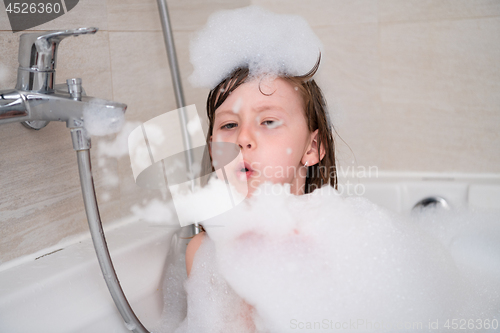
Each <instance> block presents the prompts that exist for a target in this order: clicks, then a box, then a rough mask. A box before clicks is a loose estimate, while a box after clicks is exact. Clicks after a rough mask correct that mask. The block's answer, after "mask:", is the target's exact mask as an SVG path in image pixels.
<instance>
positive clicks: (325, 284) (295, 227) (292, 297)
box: [177, 183, 500, 332]
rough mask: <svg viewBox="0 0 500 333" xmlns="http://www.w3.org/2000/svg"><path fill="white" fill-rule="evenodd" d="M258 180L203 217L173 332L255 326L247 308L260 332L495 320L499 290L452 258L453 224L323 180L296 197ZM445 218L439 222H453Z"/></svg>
mask: <svg viewBox="0 0 500 333" xmlns="http://www.w3.org/2000/svg"><path fill="white" fill-rule="evenodd" d="M260 189H261V190H260V194H259V195H255V196H253V197H252V198H251V199H247V200H246V201H245V202H243V203H242V204H240V205H239V206H237V207H236V208H234V209H233V210H231V211H228V212H226V213H224V214H222V215H220V216H218V217H216V218H213V219H210V220H208V221H206V223H204V226H206V230H207V234H208V235H209V237H207V238H205V241H204V242H203V243H202V246H200V249H199V250H198V252H197V254H196V256H195V259H194V263H193V268H192V272H193V274H192V275H191V276H190V278H189V279H188V281H187V282H186V290H187V292H188V315H187V317H186V319H185V321H184V322H183V324H182V325H181V327H180V328H179V330H178V331H177V332H200V331H206V332H211V331H214V332H216V331H232V332H247V331H252V328H249V324H248V321H245V320H242V317H241V316H244V315H247V316H248V317H247V320H248V318H251V319H252V320H253V322H254V325H255V329H254V330H253V331H255V332H288V331H290V332H295V331H301V329H299V328H300V327H302V328H304V329H303V330H302V331H307V332H322V331H324V330H326V328H325V327H327V326H328V329H330V330H332V329H335V326H336V325H342V324H343V323H348V324H349V323H351V322H353V321H354V322H355V326H354V327H353V326H348V327H347V329H346V328H345V327H344V328H343V329H342V330H343V331H352V332H359V331H370V332H374V331H375V332H377V331H384V332H387V331H394V332H400V331H412V329H408V326H407V325H410V324H409V323H411V325H412V328H413V331H415V332H421V331H427V330H429V324H431V323H435V322H436V321H438V322H439V325H440V326H439V329H438V330H433V331H436V332H439V331H446V329H445V328H444V327H443V325H444V324H445V322H446V319H450V318H451V319H452V318H470V319H480V318H486V317H489V318H490V320H491V319H493V318H495V317H494V315H496V316H497V319H498V310H499V306H500V304H499V299H500V298H499V296H498V292H495V290H497V289H498V288H496V287H495V286H493V285H492V283H493V282H492V281H489V282H487V283H482V284H481V283H477V280H476V281H475V280H473V279H471V277H474V276H476V277H477V276H479V275H480V273H478V274H479V275H478V274H476V273H471V272H470V271H466V270H467V267H468V266H467V265H466V264H464V263H463V262H459V261H460V260H459V258H458V257H459V255H460V254H457V253H458V252H457V251H456V250H453V246H452V245H451V244H450V242H449V240H450V239H455V238H456V236H457V235H456V232H455V234H453V233H452V234H451V236H450V237H448V236H446V235H447V234H450V230H448V231H446V228H445V229H443V227H439V226H436V225H435V224H433V223H432V221H431V222H427V224H426V223H422V225H423V227H422V228H420V227H418V226H417V224H416V221H414V220H411V219H407V218H404V217H402V216H400V215H397V214H395V213H392V212H390V211H388V210H386V209H383V208H381V207H379V206H377V205H375V204H372V203H371V202H369V201H368V200H366V199H364V198H359V197H349V198H343V197H341V196H339V195H338V193H337V192H336V191H334V190H333V189H332V188H331V187H329V186H324V187H323V188H321V189H318V190H316V191H314V192H313V193H312V194H308V195H303V196H295V195H293V194H289V191H287V190H286V186H281V185H277V184H275V185H271V184H270V183H264V184H262V185H261V186H260ZM447 218H448V220H449V221H450V222H449V223H444V224H443V225H451V224H452V222H451V221H455V222H457V221H456V215H453V216H448V217H447ZM439 219H444V217H439ZM427 221H429V218H427ZM459 222H460V221H459ZM474 222H475V224H476V225H477V224H479V223H480V221H478V220H477V218H476V220H475V221H474ZM484 223H486V224H488V225H489V224H491V223H494V222H493V220H491V221H489V222H488V221H485V222H484ZM484 223H483V224H484ZM460 224H461V225H462V224H464V223H460ZM465 224H466V223H465ZM210 225H224V227H210ZM483 229H484V228H483ZM498 229H499V228H498V226H496V229H495V230H498ZM443 230H444V231H443ZM458 230H459V231H460V230H462V231H463V230H464V228H462V227H459V228H458ZM497 234H498V232H497ZM447 240H448V241H447ZM451 243H453V242H451ZM462 243H463V242H462ZM497 243H498V239H497ZM455 247H456V246H455ZM491 249H492V248H490V250H491ZM496 256H497V257H496V258H497V259H498V257H499V256H500V249H499V248H498V246H497V248H496ZM476 259H477V258H476ZM464 260H465V259H464ZM473 261H474V260H472V259H471V260H469V262H473ZM479 280H481V279H479ZM481 281H483V282H484V281H486V280H485V279H482V280H481ZM226 283H227V285H226ZM481 290H483V291H482V292H481ZM486 293H489V295H488V296H489V297H485V296H486ZM242 300H244V301H245V303H246V304H249V305H251V307H250V308H249V307H246V306H245V304H244V303H241V301H242ZM252 309H253V310H252ZM228 318H229V319H231V318H232V319H231V320H233V321H231V322H228V320H229V319H228ZM224 322H226V323H227V325H229V326H224V324H223V323H224ZM318 323H319V324H318ZM231 325H237V327H235V326H231ZM308 325H309V326H308ZM315 325H316V326H315ZM317 325H320V326H321V327H319V328H318V327H317ZM369 325H371V326H369ZM374 325H379V329H375V328H374ZM380 325H385V326H383V327H381V326H380ZM405 325H406V326H405ZM418 325H422V326H418ZM250 326H251V325H250ZM202 327H204V329H201V328H202ZM207 327H208V328H207ZM212 327H213V329H212ZM221 327H225V328H227V327H230V330H225V329H223V328H221ZM306 327H310V328H306ZM332 327H333V328H332ZM200 329H201V330H200ZM207 329H208V330H207Z"/></svg>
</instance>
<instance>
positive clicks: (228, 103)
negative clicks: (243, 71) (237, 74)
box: [215, 77, 303, 116]
mask: <svg viewBox="0 0 500 333" xmlns="http://www.w3.org/2000/svg"><path fill="white" fill-rule="evenodd" d="M302 109H303V101H302V96H301V94H300V91H299V90H298V89H295V87H293V86H292V85H291V84H290V83H289V82H288V81H286V80H284V79H282V78H266V77H264V78H260V79H259V78H257V79H253V80H251V81H249V82H245V83H243V84H242V85H240V86H239V87H238V88H236V89H235V90H233V91H232V92H231V94H230V95H229V97H227V99H226V100H225V101H224V103H222V104H221V105H220V106H219V107H218V108H217V110H215V115H216V116H217V115H218V114H221V113H226V112H227V111H232V112H233V113H238V112H239V111H241V110H244V111H245V110H251V111H256V112H260V111H265V110H277V111H279V110H283V111H288V113H292V111H296V110H302Z"/></svg>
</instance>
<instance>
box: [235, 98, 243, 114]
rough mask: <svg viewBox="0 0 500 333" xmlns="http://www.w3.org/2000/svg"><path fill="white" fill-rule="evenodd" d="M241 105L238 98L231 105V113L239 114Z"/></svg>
mask: <svg viewBox="0 0 500 333" xmlns="http://www.w3.org/2000/svg"><path fill="white" fill-rule="evenodd" d="M242 104H243V99H242V98H241V97H240V98H238V100H236V102H235V103H234V104H233V112H234V113H239V112H240V109H241V105H242Z"/></svg>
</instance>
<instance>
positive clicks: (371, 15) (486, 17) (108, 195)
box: [0, 0, 500, 262]
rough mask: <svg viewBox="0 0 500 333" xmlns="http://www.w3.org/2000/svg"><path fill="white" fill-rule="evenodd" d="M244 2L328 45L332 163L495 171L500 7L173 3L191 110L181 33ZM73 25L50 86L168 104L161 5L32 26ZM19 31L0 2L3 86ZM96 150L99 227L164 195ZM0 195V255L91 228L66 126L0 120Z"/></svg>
mask: <svg viewBox="0 0 500 333" xmlns="http://www.w3.org/2000/svg"><path fill="white" fill-rule="evenodd" d="M250 3H252V4H258V5H261V6H263V7H266V8H269V9H271V10H273V11H275V12H280V13H287V14H299V15H302V16H304V17H305V18H306V20H307V21H308V22H309V23H310V24H311V26H312V27H313V29H314V30H315V32H316V33H317V34H318V36H319V37H320V39H321V40H322V41H323V43H324V46H325V54H324V55H323V61H322V67H321V70H320V73H319V74H318V82H319V84H320V86H321V87H322V88H323V90H324V92H325V94H326V95H327V98H328V102H329V105H330V108H331V114H332V120H333V121H334V125H335V126H336V128H337V131H338V133H339V134H340V136H341V138H342V139H343V140H345V141H346V142H347V145H346V144H344V143H343V142H342V140H341V139H340V138H337V143H338V147H337V148H338V158H339V163H340V165H341V166H343V167H346V166H349V165H353V164H352V161H353V160H355V161H356V163H357V164H358V165H360V166H370V165H376V166H378V168H379V169H380V170H384V171H433V172H450V171H452V172H466V173H467V172H488V173H500V149H499V148H498V147H500V2H498V1H469V0H462V1H444V0H442V1H438V0H434V1H422V0H413V1H409V0H405V1H400V0H378V1H375V0H357V1H343V0H313V1H307V2H306V1H300V0H280V1H271V0H254V1H250V0H239V1H232V0H211V1H204V0H184V1H182V0H174V1H168V4H169V9H170V16H171V20H172V27H173V30H174V37H175V39H176V47H177V54H178V58H179V65H180V70H181V74H182V80H183V83H184V89H185V95H186V101H187V103H188V104H193V103H194V104H196V106H197V108H198V111H199V112H200V113H203V112H204V108H205V99H206V95H207V92H208V91H207V90H205V89H194V88H192V87H190V85H189V83H188V81H187V78H188V76H189V75H190V73H191V71H192V68H191V65H190V63H189V49H188V48H189V38H190V36H191V35H192V33H193V32H194V31H196V30H197V29H199V28H200V27H201V26H202V25H203V24H204V23H205V22H206V19H207V18H208V16H209V15H210V14H211V13H212V12H214V11H216V10H218V9H230V8H237V7H242V6H246V5H248V4H250ZM81 26H97V27H99V28H100V31H99V32H98V33H97V34H96V35H94V36H81V37H78V38H69V39H66V40H64V41H63V42H61V45H60V48H59V56H58V66H57V79H56V80H57V82H58V83H61V82H64V80H65V79H66V78H70V77H81V78H82V79H83V83H84V87H85V89H86V91H87V94H88V95H91V96H95V97H100V98H106V99H113V100H116V101H119V102H123V103H126V104H128V110H127V117H126V118H127V120H129V121H139V122H144V121H147V120H149V119H151V118H153V117H155V116H158V115H160V114H163V113H164V112H167V111H170V110H174V109H175V108H176V104H175V99H174V97H173V89H172V82H171V78H170V70H169V66H168V60H167V57H166V51H165V46H164V42H163V35H162V32H161V24H160V19H159V15H158V11H157V3H156V1H154V0H147V1H143V0H130V1H127V2H125V3H124V2H123V1H118V0H107V1H102V0H87V1H81V2H80V3H79V4H78V5H77V6H76V7H75V8H74V9H73V10H72V11H70V12H69V13H67V14H65V15H64V16H62V17H60V18H58V19H56V20H54V21H51V22H48V23H46V24H44V25H41V26H38V27H35V28H33V29H31V30H54V29H67V28H76V27H81ZM19 35H20V33H15V34H13V33H12V32H11V31H9V24H8V21H7V17H6V14H5V11H4V4H3V2H0V89H4V88H12V87H14V85H15V81H16V75H17V74H16V69H17V66H18V64H17V52H18V40H19ZM172 126H173V127H172V131H175V130H178V127H177V124H173V125H172ZM108 139H109V138H93V141H92V143H93V146H94V147H97V146H98V144H99V142H101V141H104V140H108ZM351 150H352V151H353V153H354V154H353V153H351ZM92 158H93V163H94V168H93V171H94V177H95V181H96V188H97V193H98V200H99V203H100V209H101V216H102V220H103V221H104V223H109V222H110V221H113V220H116V219H117V218H120V217H122V216H125V215H127V214H128V212H129V211H130V207H131V206H132V205H134V204H140V203H141V202H142V200H143V199H144V198H146V197H151V196H158V195H159V193H158V192H154V191H150V192H148V191H146V190H142V189H139V188H138V187H137V186H136V185H135V183H134V180H133V178H132V172H131V169H130V163H129V161H128V157H124V158H120V159H112V158H107V159H102V158H99V156H98V154H97V150H96V149H94V150H92ZM112 178H114V179H118V180H119V181H118V183H115V182H112V181H109V179H112ZM0 191H1V192H0V193H1V194H0V233H1V237H0V262H5V261H8V260H12V259H14V258H16V257H19V256H22V255H25V254H28V253H32V252H35V251H37V250H39V249H42V248H45V247H48V246H52V245H54V244H57V243H58V242H59V241H60V240H61V239H63V238H65V237H67V236H70V235H74V234H78V233H82V232H87V230H88V227H87V224H86V219H85V213H84V210H83V202H82V199H81V193H80V186H79V179H78V170H77V165H76V156H75V152H74V151H73V149H72V146H71V140H70V136H69V132H68V130H67V128H66V127H65V125H64V124H63V123H51V124H49V125H48V127H46V128H44V129H42V130H40V131H38V132H35V131H29V130H27V129H25V128H24V127H22V126H21V125H20V124H8V125H2V126H1V127H0Z"/></svg>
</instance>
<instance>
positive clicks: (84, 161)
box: [76, 149, 149, 333]
mask: <svg viewBox="0 0 500 333" xmlns="http://www.w3.org/2000/svg"><path fill="white" fill-rule="evenodd" d="M76 154H77V159H78V171H79V173H80V183H81V186H82V194H83V202H84V204H85V211H86V213H87V220H88V223H89V229H90V234H91V236H92V242H93V243H94V248H95V251H96V254H97V259H98V261H99V265H100V266H101V271H102V274H103V276H104V280H105V281H106V284H107V286H108V289H109V292H110V293H111V297H112V298H113V301H114V302H115V305H116V307H117V308H118V311H119V312H120V314H121V316H122V317H123V320H124V322H125V326H126V327H127V328H128V329H129V330H130V331H132V332H137V333H148V332H149V331H148V330H147V329H146V328H145V327H144V326H143V325H142V323H141V322H140V321H139V319H138V318H137V316H136V315H135V313H134V311H133V310H132V308H131V307H130V304H129V303H128V301H127V298H126V297H125V294H124V293H123V290H122V288H121V286H120V282H119V281H118V277H117V276H116V272H115V269H114V267H113V262H112V261H111V257H110V255H109V251H108V246H107V244H106V238H105V237H104V231H103V229H102V223H101V218H100V216H99V208H98V206H97V199H96V195H95V188H94V181H93V179H92V168H91V165H90V150H89V149H82V150H77V151H76Z"/></svg>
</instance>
